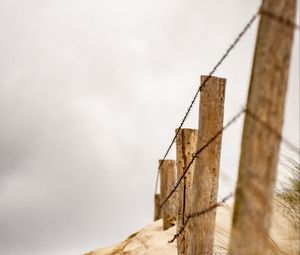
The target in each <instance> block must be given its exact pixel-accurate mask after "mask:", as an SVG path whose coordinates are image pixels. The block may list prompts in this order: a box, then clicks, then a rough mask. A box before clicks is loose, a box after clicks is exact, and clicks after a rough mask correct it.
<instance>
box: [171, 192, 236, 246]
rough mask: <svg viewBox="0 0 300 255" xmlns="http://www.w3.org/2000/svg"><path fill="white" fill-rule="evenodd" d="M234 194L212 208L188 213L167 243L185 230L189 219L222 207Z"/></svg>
mask: <svg viewBox="0 0 300 255" xmlns="http://www.w3.org/2000/svg"><path fill="white" fill-rule="evenodd" d="M233 195H234V193H230V194H229V195H228V196H226V197H224V198H223V199H222V200H221V201H220V202H218V203H215V204H213V205H212V206H210V207H208V208H206V209H204V210H202V211H198V212H193V213H190V214H189V215H188V216H187V218H186V220H185V222H184V224H183V225H182V226H181V228H180V229H179V231H178V232H177V233H176V234H175V235H174V236H173V238H172V239H171V240H170V241H169V243H173V242H174V241H175V240H176V239H177V238H178V237H179V236H180V235H181V234H182V233H183V231H184V230H185V228H186V226H187V224H188V223H189V221H190V219H192V218H195V217H199V216H200V215H203V214H206V213H208V212H210V211H212V210H214V209H215V208H217V207H219V206H221V205H223V204H224V203H225V202H226V201H227V200H228V199H230V198H231V197H233Z"/></svg>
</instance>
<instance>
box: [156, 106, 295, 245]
mask: <svg viewBox="0 0 300 255" xmlns="http://www.w3.org/2000/svg"><path fill="white" fill-rule="evenodd" d="M242 113H245V114H246V115H248V116H250V117H251V118H252V119H253V120H254V121H256V122H257V123H259V124H260V125H261V126H262V127H263V128H265V129H266V130H267V131H269V132H270V133H272V134H273V135H274V136H275V137H276V138H277V139H279V140H280V141H281V142H282V143H284V144H285V145H286V146H288V147H289V148H290V149H291V150H293V151H295V152H297V153H298V154H300V150H299V148H297V147H296V146H295V145H293V144H292V143H291V142H290V141H289V140H288V139H286V138H285V137H283V136H282V135H281V134H279V133H278V132H277V131H276V130H275V129H274V128H272V127H271V126H270V125H268V124H267V123H266V122H265V121H263V120H262V119H261V118H260V117H259V116H257V115H256V114H255V113H253V112H252V111H250V110H249V109H248V108H244V109H243V110H242V111H240V112H239V113H238V114H237V115H236V116H235V117H234V118H233V119H232V120H231V121H229V122H228V123H227V125H226V126H224V128H223V131H224V130H225V128H226V127H229V126H230V125H232V124H233V123H234V122H235V121H236V120H237V119H238V118H239V117H240V116H241V114H242ZM223 131H222V132H223ZM217 134H219V135H220V132H218V133H216V135H217ZM216 135H215V136H213V137H216ZM205 146H206V145H205ZM207 146H208V145H207ZM207 146H206V147H207ZM201 149H202V148H201ZM201 149H200V150H201ZM200 150H199V151H197V152H196V153H195V154H199V153H200ZM196 157H197V156H195V157H194V156H193V158H192V160H191V162H190V163H189V165H188V167H187V169H186V170H185V171H184V173H183V175H182V176H181V178H180V179H179V181H178V182H177V184H176V185H175V187H174V189H173V190H172V191H171V193H170V194H169V196H168V197H167V199H166V200H165V201H164V203H163V204H165V203H166V202H167V200H168V199H169V198H170V197H171V196H172V194H173V193H174V192H175V190H176V189H177V187H178V186H179V183H180V181H181V180H182V179H183V178H184V175H185V174H186V173H187V171H188V168H189V167H190V166H191V164H192V163H193V162H192V161H193V160H194V158H196ZM233 196H234V193H231V194H229V195H228V196H226V197H224V198H223V199H222V200H221V201H220V202H218V203H216V204H213V205H212V206H210V207H209V208H206V209H204V210H201V211H197V212H192V213H190V214H189V215H187V218H186V220H185V221H184V223H183V225H182V226H181V228H180V229H179V231H178V232H177V233H176V234H175V235H174V236H173V238H172V240H170V241H169V242H174V241H175V240H176V239H177V238H178V237H179V236H180V235H181V234H182V233H183V231H184V230H185V228H186V226H187V224H188V222H189V220H190V219H191V218H195V217H198V216H200V215H203V214H205V213H208V212H210V211H211V210H213V209H215V208H217V207H219V206H221V205H223V204H225V203H226V201H227V200H228V199H229V198H231V197H233ZM163 204H162V205H163ZM162 205H161V206H162Z"/></svg>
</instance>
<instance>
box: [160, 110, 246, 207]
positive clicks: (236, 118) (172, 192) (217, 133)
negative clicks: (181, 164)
mask: <svg viewBox="0 0 300 255" xmlns="http://www.w3.org/2000/svg"><path fill="white" fill-rule="evenodd" d="M244 112H245V108H243V109H242V110H241V111H239V112H238V113H237V114H236V115H235V116H234V117H233V118H232V119H231V120H230V121H228V122H227V124H226V125H225V126H224V127H223V128H221V129H220V130H219V131H218V132H216V133H215V135H213V136H212V137H211V138H210V139H209V140H208V141H207V143H205V144H204V145H203V146H202V147H201V148H200V149H199V150H198V151H196V152H195V153H193V156H192V159H191V161H190V162H189V164H188V165H187V167H186V169H185V170H184V172H183V174H182V175H181V177H180V178H179V180H178V181H177V183H176V184H175V186H174V188H173V189H172V190H171V192H170V193H169V195H168V196H167V197H166V198H165V200H164V201H163V202H162V203H161V205H160V208H162V207H163V206H164V205H165V203H166V202H167V201H168V200H169V198H170V197H171V196H172V195H173V194H174V192H175V191H176V189H177V188H178V187H179V185H180V183H181V181H182V180H183V179H184V177H185V175H186V174H187V172H188V170H189V169H190V167H191V165H192V164H193V162H194V160H195V158H197V156H198V155H199V154H200V153H201V152H202V151H204V150H205V149H206V148H207V147H208V146H209V145H210V144H211V143H213V142H214V141H215V140H216V139H217V138H218V137H219V136H220V135H221V134H222V133H223V132H224V131H225V130H226V129H227V128H228V127H230V126H231V125H232V124H233V123H234V122H236V121H237V120H238V119H239V118H240V117H241V116H242V115H243V113H244Z"/></svg>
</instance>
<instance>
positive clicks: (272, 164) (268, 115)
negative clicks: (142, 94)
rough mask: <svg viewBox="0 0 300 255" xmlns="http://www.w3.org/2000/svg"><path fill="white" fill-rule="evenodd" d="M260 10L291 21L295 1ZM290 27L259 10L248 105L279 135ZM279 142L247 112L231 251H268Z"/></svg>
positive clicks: (275, 1) (279, 0)
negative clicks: (259, 15)
mask: <svg viewBox="0 0 300 255" xmlns="http://www.w3.org/2000/svg"><path fill="white" fill-rule="evenodd" d="M262 8H263V10H266V11H268V12H271V13H273V14H275V15H276V16H281V17H282V18H284V19H288V20H291V21H293V20H294V19H295V12H296V0H266V1H263V7H262ZM293 34H294V29H293V28H291V27H289V26H285V25H284V24H281V23H280V22H278V20H275V19H272V18H270V17H268V16H265V15H262V16H261V20H260V24H259V30H258V35H257V41H256V49H255V56H254V62H253V67H252V75H251V81H250V87H249V93H248V102H247V108H248V109H249V110H250V111H251V112H252V113H254V114H255V115H256V116H258V117H259V118H260V119H261V120H262V121H264V122H266V123H268V125H269V126H270V127H272V128H273V129H274V130H276V132H278V133H279V134H281V130H282V124H283V117H284V116H283V115H284V105H285V95H286V89H287V82H288V72H289V63H290V55H291V48H292V41H293ZM279 148H280V141H279V140H278V138H277V137H276V136H274V135H273V134H271V133H270V132H269V130H267V129H265V128H264V127H263V126H262V125H261V124H260V123H259V122H257V121H255V120H254V119H253V118H252V117H251V116H250V115H249V114H246V117H245V122H244V130H243V137H242V145H241V157H240V164H239V176H238V184H237V188H236V200H235V206H234V214H233V222H232V231H231V241H230V249H229V254H230V255H239V254H243V255H258V254H268V249H269V243H270V240H269V238H268V236H269V229H270V223H271V213H272V212H271V210H272V203H273V193H274V185H275V181H276V175H277V163H278V153H279Z"/></svg>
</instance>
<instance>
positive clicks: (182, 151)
mask: <svg viewBox="0 0 300 255" xmlns="http://www.w3.org/2000/svg"><path fill="white" fill-rule="evenodd" d="M175 132H177V130H176V131H175ZM197 136H198V130H197V129H187V128H184V129H180V130H179V132H178V135H177V138H176V165H177V181H178V180H179V178H180V177H181V176H182V175H183V173H184V171H185V169H186V168H187V166H188V164H189V163H190V161H191V160H192V157H193V153H195V152H196V147H197ZM193 174H194V164H192V165H191V167H190V168H189V171H188V173H187V174H186V176H185V177H184V179H183V180H182V182H181V183H180V185H179V187H178V194H177V206H178V208H177V210H178V214H177V232H178V231H179V230H180V229H181V228H182V226H183V224H184V222H185V221H186V219H187V215H189V214H190V213H191V197H192V184H193ZM189 239H190V231H189V228H186V230H184V231H183V232H182V234H181V235H180V236H179V237H178V238H177V250H178V255H185V254H186V252H187V244H188V242H187V240H189Z"/></svg>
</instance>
